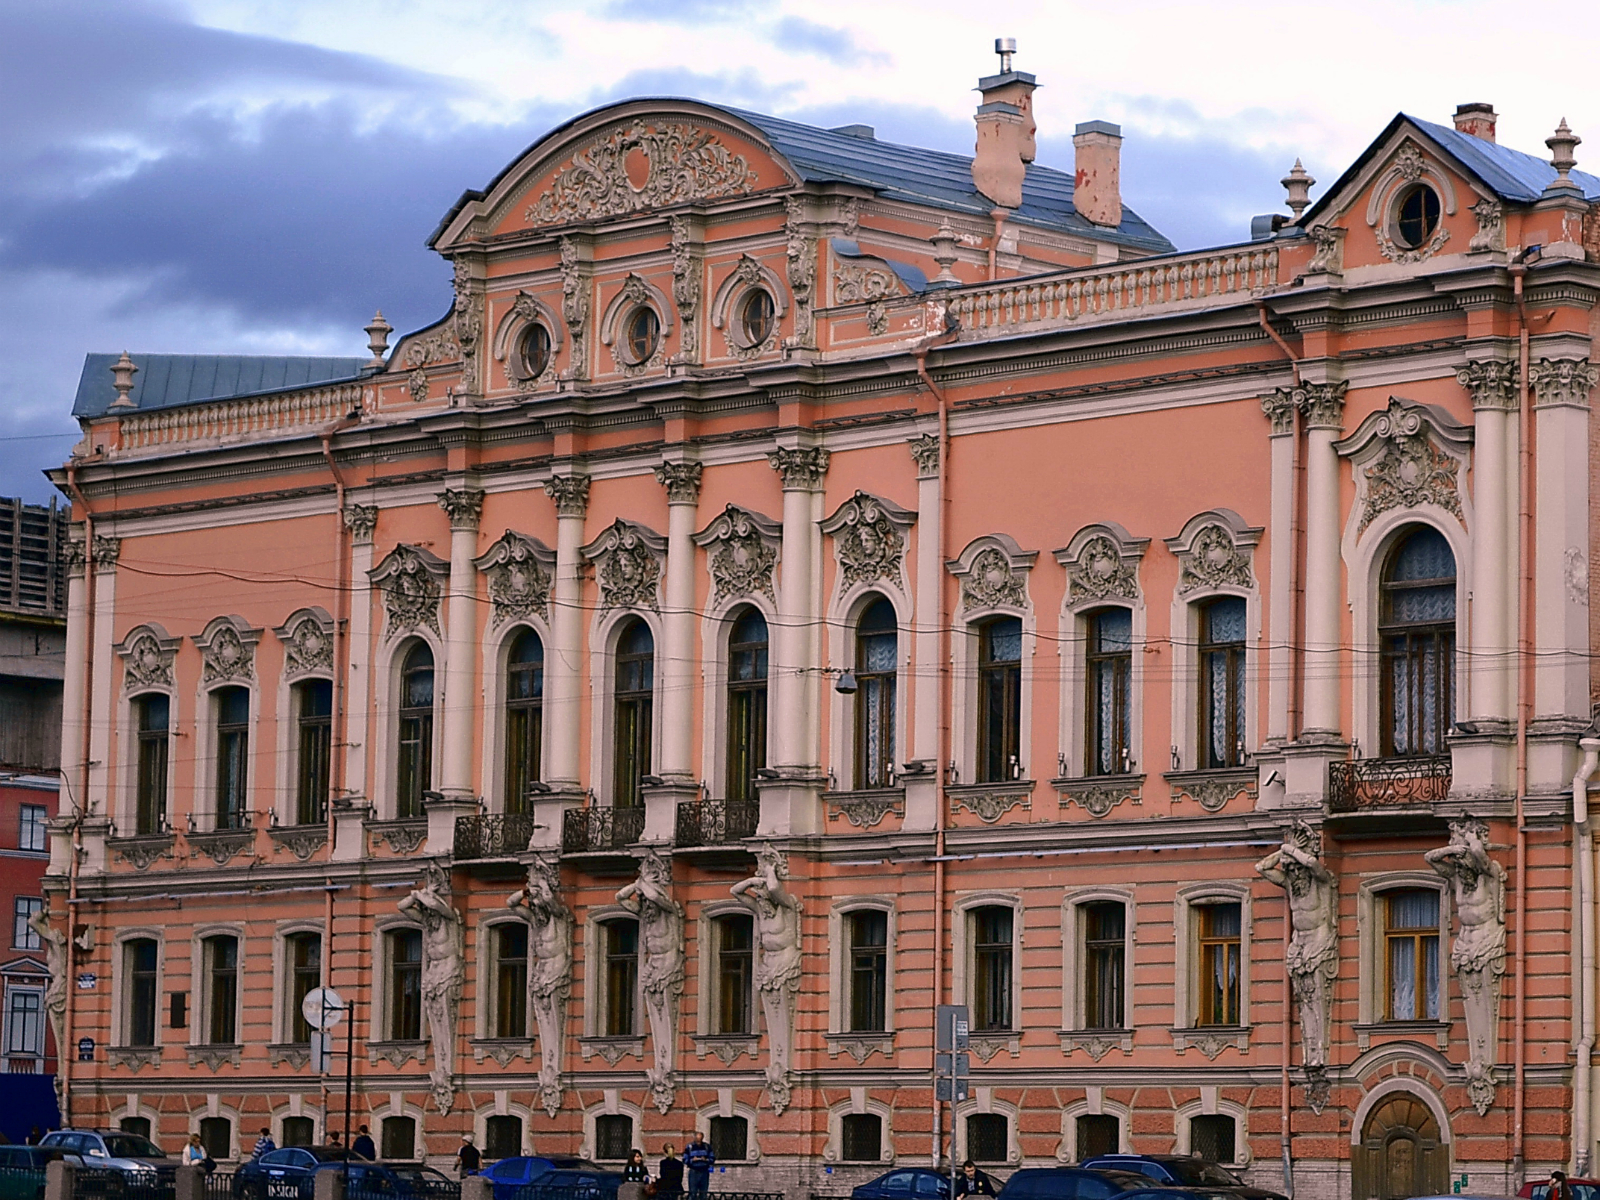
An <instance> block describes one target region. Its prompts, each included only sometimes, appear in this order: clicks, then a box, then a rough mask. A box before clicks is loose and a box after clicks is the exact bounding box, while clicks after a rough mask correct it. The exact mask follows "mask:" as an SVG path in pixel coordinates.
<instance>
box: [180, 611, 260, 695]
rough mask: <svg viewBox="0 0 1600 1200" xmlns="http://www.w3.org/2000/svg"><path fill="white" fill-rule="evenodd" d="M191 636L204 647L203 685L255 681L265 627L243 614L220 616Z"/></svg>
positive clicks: (202, 662)
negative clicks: (243, 617) (252, 625)
mask: <svg viewBox="0 0 1600 1200" xmlns="http://www.w3.org/2000/svg"><path fill="white" fill-rule="evenodd" d="M190 640H191V641H192V642H194V644H195V645H196V646H197V647H198V648H199V650H200V658H201V664H202V665H201V670H200V681H201V683H202V685H204V686H208V687H209V686H210V685H212V684H220V683H244V684H248V683H252V682H254V680H255V677H256V643H257V642H259V641H260V640H261V630H259V629H254V628H252V627H251V626H250V625H249V624H248V623H247V622H246V621H244V620H242V619H240V618H239V617H232V616H229V617H216V618H214V619H213V620H211V621H210V622H208V623H207V625H206V627H205V630H204V632H202V633H201V634H199V636H197V637H193V638H191V639H190Z"/></svg>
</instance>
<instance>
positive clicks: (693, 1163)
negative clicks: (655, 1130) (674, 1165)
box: [683, 1130, 717, 1200]
mask: <svg viewBox="0 0 1600 1200" xmlns="http://www.w3.org/2000/svg"><path fill="white" fill-rule="evenodd" d="M716 1164H717V1156H716V1155H715V1154H713V1153H712V1152H711V1147H710V1145H708V1144H707V1142H706V1139H705V1136H704V1135H703V1134H701V1133H700V1131H699V1130H696V1131H695V1135H694V1141H692V1142H690V1143H689V1144H688V1145H687V1146H685V1147H684V1148H683V1166H684V1170H686V1171H688V1172H689V1200H705V1197H706V1193H707V1192H709V1191H710V1190H711V1168H712V1167H714V1166H716Z"/></svg>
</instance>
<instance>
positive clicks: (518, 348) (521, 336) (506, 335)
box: [494, 292, 560, 392]
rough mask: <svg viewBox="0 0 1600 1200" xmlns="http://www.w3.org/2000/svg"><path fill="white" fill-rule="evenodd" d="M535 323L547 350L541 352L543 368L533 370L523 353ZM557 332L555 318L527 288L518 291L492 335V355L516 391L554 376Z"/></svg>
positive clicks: (530, 389) (534, 388)
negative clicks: (542, 331)
mask: <svg viewBox="0 0 1600 1200" xmlns="http://www.w3.org/2000/svg"><path fill="white" fill-rule="evenodd" d="M535 325H538V326H541V327H542V328H543V329H544V331H545V333H546V334H547V335H548V338H549V341H548V343H547V344H548V345H549V353H548V354H547V355H546V356H545V363H544V368H543V370H541V371H539V372H538V374H534V373H533V372H532V370H531V367H532V366H533V365H534V364H530V363H529V361H528V357H527V354H526V353H525V350H524V346H525V339H526V338H527V337H528V336H529V335H530V334H531V333H532V331H533V327H534V326H535ZM558 339H559V334H558V333H557V332H556V328H555V322H554V321H553V320H552V319H551V314H550V313H549V312H548V310H547V309H546V308H545V307H544V305H542V304H540V303H539V301H538V300H536V299H534V298H533V297H532V296H530V295H529V294H528V293H527V292H518V293H517V298H516V299H515V300H513V301H512V302H511V312H510V314H509V316H508V317H507V318H506V319H505V320H504V321H502V322H501V325H500V332H499V333H498V334H496V335H495V349H494V353H495V357H496V358H497V359H499V360H501V361H502V362H504V363H505V365H506V378H507V379H509V380H510V381H511V385H512V386H513V387H514V388H516V389H517V391H519V392H533V391H537V390H538V389H539V388H541V387H544V386H546V385H548V384H550V383H552V382H554V380H555V377H556V353H555V352H556V348H557V346H558V345H559V344H560V343H559V340H558Z"/></svg>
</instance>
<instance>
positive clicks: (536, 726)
mask: <svg viewBox="0 0 1600 1200" xmlns="http://www.w3.org/2000/svg"><path fill="white" fill-rule="evenodd" d="M543 753H544V643H543V642H542V641H540V639H539V635H538V634H537V633H535V632H534V631H533V630H531V629H524V630H522V631H521V632H520V633H518V634H517V637H516V640H515V641H513V642H512V643H511V650H510V652H509V654H508V655H507V656H506V750H505V756H506V782H505V788H506V790H505V810H506V812H508V813H522V812H527V811H528V786H529V785H530V784H534V783H538V782H540V780H541V779H542V778H543V770H544V767H543ZM519 1136H520V1135H519Z"/></svg>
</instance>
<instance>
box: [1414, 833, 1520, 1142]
mask: <svg viewBox="0 0 1600 1200" xmlns="http://www.w3.org/2000/svg"><path fill="white" fill-rule="evenodd" d="M1423 857H1424V858H1425V859H1426V860H1427V862H1428V865H1429V866H1430V867H1432V868H1433V869H1434V870H1435V871H1437V872H1438V873H1439V874H1440V875H1442V876H1443V877H1444V878H1445V879H1446V880H1448V881H1449V883H1450V890H1451V893H1452V895H1453V897H1454V899H1455V911H1456V915H1457V917H1458V918H1459V920H1460V922H1461V927H1460V931H1459V932H1458V933H1457V934H1456V940H1455V945H1454V946H1453V947H1452V948H1451V950H1450V967H1451V969H1452V970H1453V971H1455V973H1456V977H1457V978H1458V979H1459V980H1460V981H1461V1001H1462V1007H1463V1008H1464V1009H1465V1011H1466V1017H1467V1049H1468V1058H1467V1089H1468V1091H1469V1092H1470V1093H1471V1096H1472V1107H1473V1108H1475V1109H1477V1111H1478V1115H1479V1116H1480V1117H1481V1116H1483V1115H1484V1114H1485V1113H1487V1112H1488V1111H1489V1108H1490V1107H1491V1106H1492V1105H1493V1104H1494V1094H1495V1078H1494V1064H1495V1059H1496V1057H1497V1055H1496V1052H1495V1051H1496V1047H1497V1046H1498V1044H1499V1022H1500V977H1501V976H1502V975H1504V974H1505V970H1506V870H1505V868H1504V867H1502V866H1501V865H1500V864H1499V863H1497V862H1496V861H1495V860H1494V859H1493V858H1491V857H1490V856H1489V827H1488V826H1487V825H1485V824H1484V823H1483V822H1482V821H1479V820H1477V819H1476V818H1474V817H1470V816H1464V817H1460V818H1458V819H1456V820H1454V821H1451V822H1450V844H1449V845H1447V846H1441V847H1439V849H1437V850H1429V851H1428V852H1427V853H1426V854H1425V855H1423ZM1441 999H1442V997H1441Z"/></svg>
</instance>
